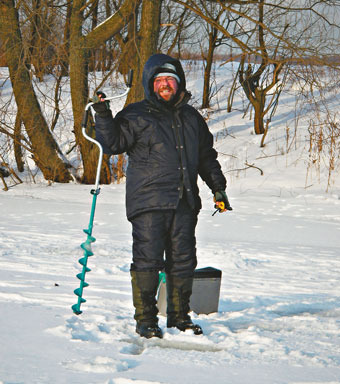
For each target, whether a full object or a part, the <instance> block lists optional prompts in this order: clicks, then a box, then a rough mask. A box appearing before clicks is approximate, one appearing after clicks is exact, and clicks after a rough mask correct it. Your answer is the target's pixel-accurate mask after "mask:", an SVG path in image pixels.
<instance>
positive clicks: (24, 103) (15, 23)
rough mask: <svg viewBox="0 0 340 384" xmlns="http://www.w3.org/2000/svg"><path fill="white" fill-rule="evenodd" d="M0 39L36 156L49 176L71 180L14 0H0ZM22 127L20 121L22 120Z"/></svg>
mask: <svg viewBox="0 0 340 384" xmlns="http://www.w3.org/2000/svg"><path fill="white" fill-rule="evenodd" d="M0 39H1V40H2V41H3V46H4V51H5V57H6V62H7V65H8V68H9V73H10V78H11V82H12V87H13V92H14V96H15V100H16V104H17V108H18V114H19V116H20V120H22V122H23V124H24V126H25V129H26V132H27V135H28V137H29V139H30V142H31V147H32V151H33V159H34V161H35V163H36V164H37V166H38V167H39V168H40V170H41V171H42V173H43V175H44V177H45V179H47V180H53V181H59V182H68V181H69V180H71V175H70V173H69V171H68V169H67V165H66V164H65V163H64V162H63V161H62V159H61V158H60V156H59V149H58V146H57V143H56V142H55V140H54V138H53V136H52V134H51V133H50V131H49V127H48V125H47V123H46V120H45V118H44V116H43V114H42V112H41V109H40V105H39V103H38V100H37V97H36V94H35V92H34V89H33V86H32V83H31V79H30V74H29V71H28V68H27V66H26V60H25V57H24V46H23V41H22V35H21V31H20V25H19V16H18V12H17V9H16V8H15V4H14V1H13V0H3V1H1V3H0ZM17 124H18V126H19V121H18V123H17Z"/></svg>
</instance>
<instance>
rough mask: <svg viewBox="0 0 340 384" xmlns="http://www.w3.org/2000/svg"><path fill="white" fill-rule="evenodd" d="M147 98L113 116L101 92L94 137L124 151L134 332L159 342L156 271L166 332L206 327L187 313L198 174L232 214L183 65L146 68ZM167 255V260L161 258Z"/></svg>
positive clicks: (168, 61)
mask: <svg viewBox="0 0 340 384" xmlns="http://www.w3.org/2000/svg"><path fill="white" fill-rule="evenodd" d="M143 87H144V92H145V99H144V100H143V101H141V102H138V103H134V104H130V105H128V106H127V107H126V108H124V109H123V110H122V111H121V112H119V113H118V114H117V115H116V117H115V118H113V117H112V113H111V111H110V109H109V103H108V102H105V101H104V100H103V99H104V98H105V95H104V94H103V93H102V92H98V93H97V97H95V101H96V104H94V105H93V108H94V109H95V111H96V137H97V140H98V141H99V142H100V143H101V144H102V146H103V149H104V152H105V153H108V154H118V153H122V152H127V154H128V155H129V165H128V169H127V174H126V210H127V218H128V220H129V221H130V222H131V223H132V235H133V260H132V264H131V282H132V293H133V304H134V307H135V316H134V318H135V320H136V323H137V325H136V332H137V333H138V334H139V335H140V336H142V337H146V338H150V337H159V338H161V337H162V330H161V329H160V328H159V326H158V318H157V313H158V310H157V306H156V298H155V297H156V293H157V288H158V279H159V278H158V275H159V271H161V270H165V272H166V285H167V327H176V328H178V329H179V330H181V331H185V330H187V329H191V330H193V332H194V334H197V335H199V334H201V333H202V328H201V327H200V326H199V325H198V324H194V323H193V322H192V320H191V318H190V316H189V311H190V307H189V300H190V296H191V293H192V283H193V275H194V270H195V267H196V265H197V260H196V247H195V245H196V239H195V227H196V223H197V215H198V212H199V210H200V209H201V200H200V198H199V194H198V192H199V191H198V186H197V176H198V175H200V177H201V178H202V179H203V180H204V181H205V182H206V184H207V185H208V187H210V189H211V190H212V192H213V193H214V197H215V201H217V202H223V203H224V205H225V208H226V209H228V210H231V207H230V205H229V202H228V198H227V195H226V193H225V188H226V180H225V177H224V176H223V173H222V171H221V167H220V164H219V163H218V161H217V153H216V151H215V150H214V149H213V136H212V135H211V133H210V132H209V129H208V127H207V125H206V123H205V121H204V119H203V118H202V116H201V115H200V114H199V113H198V112H197V111H196V110H195V109H194V108H193V107H191V106H189V105H188V104H187V102H188V100H189V99H190V96H191V95H190V93H189V92H187V90H186V82H185V75H184V72H183V68H182V65H181V63H180V62H179V61H178V60H176V59H173V58H171V57H170V56H167V55H163V54H156V55H152V56H151V57H150V58H149V60H148V61H147V63H146V64H145V66H144V70H143ZM164 253H165V260H164Z"/></svg>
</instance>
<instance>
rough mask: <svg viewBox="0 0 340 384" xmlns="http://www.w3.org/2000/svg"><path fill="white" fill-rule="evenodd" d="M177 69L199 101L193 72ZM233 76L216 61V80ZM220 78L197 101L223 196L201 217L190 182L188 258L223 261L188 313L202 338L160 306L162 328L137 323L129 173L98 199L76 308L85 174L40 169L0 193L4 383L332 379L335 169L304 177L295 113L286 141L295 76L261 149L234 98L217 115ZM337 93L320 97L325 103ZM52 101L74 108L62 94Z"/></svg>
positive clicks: (338, 272)
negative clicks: (195, 213) (210, 308)
mask: <svg viewBox="0 0 340 384" xmlns="http://www.w3.org/2000/svg"><path fill="white" fill-rule="evenodd" d="M187 73H188V76H189V81H188V89H189V90H191V91H192V92H193V97H194V102H196V104H197V105H199V101H200V92H201V89H202V83H201V79H202V72H201V69H200V68H198V67H191V68H187ZM228 78H230V73H229V71H227V69H226V68H217V69H216V82H217V84H220V85H222V83H225V82H226V81H227V80H228ZM227 88H228V87H227V85H225V87H223V88H222V89H221V90H220V93H219V96H218V103H217V101H216V99H215V104H214V105H213V108H212V110H211V111H204V113H205V116H206V117H208V115H209V119H208V124H209V126H210V129H211V131H212V132H213V133H214V135H215V139H216V141H215V147H216V149H217V150H218V152H219V160H220V162H221V164H222V166H223V170H224V172H225V174H226V177H227V180H228V195H229V197H230V202H231V205H232V206H233V208H234V210H233V211H232V212H227V213H225V214H216V215H215V216H213V217H212V213H213V211H214V209H213V203H212V196H211V193H210V191H209V190H208V188H207V187H206V186H205V185H204V184H203V183H202V182H200V190H201V197H202V201H203V209H202V211H201V214H200V216H199V223H198V229H197V249H198V261H199V265H198V267H199V268H201V267H206V266H211V267H215V268H218V269H220V270H222V281H221V291H220V302H219V311H218V312H217V313H213V314H210V315H197V314H193V315H192V316H193V318H194V319H195V321H196V322H197V323H199V324H200V325H201V326H202V328H203V330H204V335H201V336H194V335H193V334H191V333H190V332H186V333H180V332H179V331H177V330H173V329H171V330H168V329H167V328H166V326H165V322H166V319H165V318H164V317H162V316H160V326H161V327H162V329H163V331H164V339H162V340H159V339H157V340H154V339H151V340H146V339H141V338H140V337H139V336H138V335H137V334H136V333H135V332H134V327H135V322H134V320H133V307H132V298H131V288H130V275H129V266H130V262H131V227H130V224H129V223H128V221H127V220H126V218H125V207H124V189H125V186H124V184H120V185H117V184H112V185H105V186H103V187H102V189H101V193H100V195H99V196H98V201H97V210H96V216H95V224H94V230H93V235H94V236H95V237H96V239H97V241H96V243H94V244H93V250H94V256H93V257H91V258H90V259H89V265H88V266H89V267H90V268H91V269H92V271H91V272H89V273H88V274H87V275H86V281H87V282H88V283H89V284H90V286H89V287H87V288H85V289H84V298H85V299H86V300H87V302H86V303H84V304H83V305H82V310H83V313H82V314H81V315H80V316H76V315H74V314H73V313H72V310H71V305H72V304H75V303H76V299H77V297H76V296H75V295H74V294H73V290H74V289H76V288H78V286H79V280H78V279H77V278H76V274H77V273H79V272H80V268H81V266H80V264H79V263H78V259H79V258H80V257H82V250H81V249H80V244H81V243H82V242H84V241H85V239H86V236H85V234H84V233H83V232H82V229H83V228H87V226H88V220H89V214H90V208H91V202H92V195H91V194H90V189H91V186H86V185H79V184H76V183H70V184H66V185H58V184H53V185H48V184H47V183H46V182H44V181H43V180H40V179H39V177H37V178H36V183H32V182H30V183H29V182H26V183H24V184H20V185H17V186H15V187H13V188H10V189H9V191H7V192H4V191H1V192H0V215H1V216H0V217H1V221H0V236H1V245H0V313H1V316H0V331H1V342H0V345H1V346H0V362H1V363H0V383H1V384H5V383H6V384H14V383H24V384H31V383H56V384H63V383H72V384H73V383H75V384H77V383H79V384H80V383H93V384H99V383H101V384H104V383H105V384H156V383H162V384H179V383H181V384H206V383H212V384H215V383H216V384H302V383H304V384H312V383H313V384H314V383H323V384H340V296H339V284H340V283H339V281H340V258H339V256H340V239H339V231H340V178H339V176H338V172H339V169H337V170H336V171H335V172H334V175H333V178H332V182H331V185H330V186H329V187H328V192H327V193H326V189H327V184H328V182H327V180H328V170H327V162H325V161H324V162H321V165H320V168H318V167H311V168H309V170H308V173H307V165H308V164H309V153H308V150H307V149H308V145H309V142H308V138H309V134H308V131H307V128H308V121H309V120H310V118H311V115H308V108H306V109H305V110H304V109H303V108H302V109H301V108H300V109H299V112H300V114H301V116H300V117H299V119H300V124H301V125H300V127H299V128H298V130H297V132H296V135H295V138H294V140H293V135H292V133H293V132H294V130H295V123H296V111H295V106H296V99H295V96H294V95H295V89H294V87H290V88H289V92H288V91H286V92H285V93H283V94H282V96H281V100H280V104H279V107H278V110H277V112H276V115H275V117H274V119H273V122H272V124H271V128H270V131H269V133H268V135H267V138H266V146H265V147H264V148H260V145H259V143H260V140H261V138H260V137H257V136H256V135H253V134H252V122H251V121H250V120H249V115H248V116H247V117H246V118H242V116H243V113H242V112H241V111H240V110H241V106H242V105H243V103H244V100H242V97H241V95H238V98H237V99H236V102H235V108H236V109H239V110H235V111H233V112H232V113H230V114H227V113H226V111H225V107H226V94H227V91H228V89H227ZM105 91H106V92H107V93H110V87H109V85H108V86H107V89H105ZM338 101H339V99H338V98H337V95H331V97H330V98H329V104H328V106H329V108H330V109H331V110H334V111H336V110H337V108H338V105H339V103H338ZM63 105H64V108H65V109H64V112H65V111H67V110H69V108H70V101H69V98H68V92H67V90H66V91H65V95H64V99H63ZM120 105H121V104H120ZM120 105H119V104H115V105H114V106H112V107H113V109H114V110H119V108H120ZM238 105H239V107H238ZM306 111H307V112H306ZM46 112H49V111H46ZM65 116H68V115H67V113H66V112H65ZM287 127H288V128H287ZM71 130H72V121H71V120H70V118H66V119H65V120H64V121H63V122H61V123H60V126H59V127H57V129H56V132H55V135H56V136H57V137H59V138H60V145H61V147H62V148H63V149H64V150H65V149H66V148H68V147H70V146H71V144H70V139H72V138H70V137H69V136H68V132H71ZM287 132H290V134H288V136H287ZM287 143H288V144H287ZM291 143H292V145H290V144H291ZM72 156H73V157H72ZM70 157H71V159H72V158H73V161H76V158H77V155H76V154H75V153H71V154H70ZM261 173H263V174H261ZM25 178H26V180H29V175H27V176H25ZM9 184H10V182H9Z"/></svg>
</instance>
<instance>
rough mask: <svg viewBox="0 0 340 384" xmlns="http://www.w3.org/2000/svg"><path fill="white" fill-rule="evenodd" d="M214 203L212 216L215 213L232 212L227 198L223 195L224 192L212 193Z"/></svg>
mask: <svg viewBox="0 0 340 384" xmlns="http://www.w3.org/2000/svg"><path fill="white" fill-rule="evenodd" d="M214 202H215V208H216V211H215V212H214V214H215V213H216V212H217V211H219V212H220V213H222V212H225V211H232V210H233V209H232V208H231V206H230V204H229V200H228V196H227V194H226V193H225V191H217V192H215V193H214Z"/></svg>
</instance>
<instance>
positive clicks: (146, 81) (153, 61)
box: [143, 53, 186, 104]
mask: <svg viewBox="0 0 340 384" xmlns="http://www.w3.org/2000/svg"><path fill="white" fill-rule="evenodd" d="M166 63H169V64H172V65H174V66H175V68H176V73H177V75H178V77H179V78H180V83H179V84H178V91H177V94H176V96H175V100H174V101H173V102H172V104H174V102H176V99H177V98H178V96H179V95H180V94H181V93H182V92H183V91H186V82H185V75H184V71H183V67H182V64H181V63H180V61H179V60H177V59H174V58H172V57H171V56H168V55H164V54H162V53H157V54H155V55H152V56H150V57H149V59H148V61H147V62H146V63H145V65H144V69H143V87H144V94H145V98H146V99H147V100H149V101H151V102H152V103H153V104H160V103H161V101H160V100H158V98H157V97H156V95H155V93H154V91H153V78H154V76H155V75H156V74H157V73H158V72H159V70H160V68H161V67H162V66H163V65H164V64H166Z"/></svg>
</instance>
